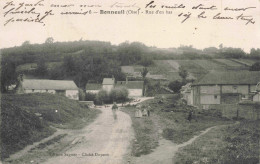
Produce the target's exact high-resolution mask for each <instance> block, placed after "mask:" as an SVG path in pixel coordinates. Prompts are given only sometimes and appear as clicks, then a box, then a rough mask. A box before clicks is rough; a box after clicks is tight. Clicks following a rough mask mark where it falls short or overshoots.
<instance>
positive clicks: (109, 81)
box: [102, 78, 115, 85]
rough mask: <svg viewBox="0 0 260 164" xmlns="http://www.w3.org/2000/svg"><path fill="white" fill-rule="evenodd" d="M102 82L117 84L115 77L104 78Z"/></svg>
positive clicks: (104, 83)
mask: <svg viewBox="0 0 260 164" xmlns="http://www.w3.org/2000/svg"><path fill="white" fill-rule="evenodd" d="M102 84H103V85H113V84H115V79H114V78H104V79H103V83H102Z"/></svg>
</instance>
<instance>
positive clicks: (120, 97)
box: [109, 87, 129, 102]
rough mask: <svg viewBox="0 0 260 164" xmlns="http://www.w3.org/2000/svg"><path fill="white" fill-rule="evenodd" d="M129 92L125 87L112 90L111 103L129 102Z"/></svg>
mask: <svg viewBox="0 0 260 164" xmlns="http://www.w3.org/2000/svg"><path fill="white" fill-rule="evenodd" d="M128 94H129V93H128V90H127V89H126V88H124V87H122V88H114V89H112V90H111V92H110V94H109V98H110V100H111V101H113V102H114V101H116V102H125V101H127V100H128Z"/></svg>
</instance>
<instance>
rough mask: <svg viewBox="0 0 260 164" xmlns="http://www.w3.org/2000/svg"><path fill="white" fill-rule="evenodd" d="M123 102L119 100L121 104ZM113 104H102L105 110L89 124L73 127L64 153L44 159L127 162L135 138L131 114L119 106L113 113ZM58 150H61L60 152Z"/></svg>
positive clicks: (54, 163)
mask: <svg viewBox="0 0 260 164" xmlns="http://www.w3.org/2000/svg"><path fill="white" fill-rule="evenodd" d="M147 99H151V97H144V98H140V99H138V101H134V102H132V103H131V104H138V103H140V102H142V101H145V100H147ZM118 106H120V104H118ZM111 107H112V105H110V106H108V107H106V108H105V107H101V108H99V109H100V110H101V111H102V113H101V114H100V115H99V116H98V118H97V119H96V120H95V121H94V122H93V123H92V124H90V125H89V126H87V127H85V128H84V129H81V130H77V131H74V133H73V134H70V135H69V136H68V137H70V138H74V139H73V142H72V143H71V145H72V146H71V148H69V149H68V150H67V151H66V152H65V153H62V154H61V155H58V156H56V157H53V158H50V159H48V160H47V161H45V163H46V164H71V163H73V164H81V163H82V164H103V163H106V164H124V163H127V159H128V158H129V157H130V152H131V150H130V142H131V141H132V139H133V138H134V131H133V128H132V120H131V118H130V116H129V115H128V114H126V113H124V112H121V111H120V110H119V111H117V112H116V113H117V119H116V120H115V119H114V117H113V113H112V110H111ZM57 153H59V152H57Z"/></svg>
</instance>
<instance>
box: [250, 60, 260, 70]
mask: <svg viewBox="0 0 260 164" xmlns="http://www.w3.org/2000/svg"><path fill="white" fill-rule="evenodd" d="M249 70H250V71H260V62H256V63H255V64H253V65H252V66H251V67H250V68H249Z"/></svg>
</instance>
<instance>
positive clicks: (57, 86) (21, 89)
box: [16, 79, 79, 100]
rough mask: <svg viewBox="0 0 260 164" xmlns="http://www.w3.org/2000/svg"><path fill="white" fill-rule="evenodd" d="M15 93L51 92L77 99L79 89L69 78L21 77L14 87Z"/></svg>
mask: <svg viewBox="0 0 260 164" xmlns="http://www.w3.org/2000/svg"><path fill="white" fill-rule="evenodd" d="M16 93H18V94H22V93H53V94H59V95H63V96H66V97H68V98H70V99H73V100H79V90H78V87H77V86H76V84H75V83H74V82H73V81H71V80H47V79H23V80H21V81H20V83H19V84H18V86H17V87H16Z"/></svg>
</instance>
